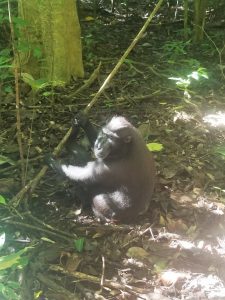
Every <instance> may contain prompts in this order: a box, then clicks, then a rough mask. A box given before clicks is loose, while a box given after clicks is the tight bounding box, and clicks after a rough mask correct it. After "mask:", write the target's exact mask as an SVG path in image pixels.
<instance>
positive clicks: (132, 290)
mask: <svg viewBox="0 0 225 300" xmlns="http://www.w3.org/2000/svg"><path fill="white" fill-rule="evenodd" d="M49 269H50V270H51V271H56V272H60V273H62V274H64V275H68V276H73V277H75V278H76V279H79V281H88V282H92V283H95V284H98V285H101V278H99V277H97V276H93V275H88V274H85V273H82V272H76V271H67V270H65V269H64V268H62V267H60V266H56V265H51V266H50V267H49ZM104 286H105V287H108V288H111V289H115V290H119V291H126V292H128V293H131V294H144V293H146V292H147V291H146V289H142V288H139V287H136V286H130V285H127V284H120V283H119V282H116V281H112V280H109V279H104V282H103V284H102V287H104Z"/></svg>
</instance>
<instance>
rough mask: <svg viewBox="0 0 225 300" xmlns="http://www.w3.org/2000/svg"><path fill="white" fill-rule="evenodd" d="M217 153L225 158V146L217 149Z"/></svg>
mask: <svg viewBox="0 0 225 300" xmlns="http://www.w3.org/2000/svg"><path fill="white" fill-rule="evenodd" d="M214 151H215V153H218V154H221V155H222V156H225V146H224V145H223V146H220V147H217V148H216V149H215V150H214Z"/></svg>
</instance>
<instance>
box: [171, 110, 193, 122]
mask: <svg viewBox="0 0 225 300" xmlns="http://www.w3.org/2000/svg"><path fill="white" fill-rule="evenodd" d="M191 119H193V117H192V116H191V115H189V114H187V113H186V112H185V111H175V114H174V117H173V122H174V123H175V122H176V121H177V120H182V121H186V122H188V121H190V120H191Z"/></svg>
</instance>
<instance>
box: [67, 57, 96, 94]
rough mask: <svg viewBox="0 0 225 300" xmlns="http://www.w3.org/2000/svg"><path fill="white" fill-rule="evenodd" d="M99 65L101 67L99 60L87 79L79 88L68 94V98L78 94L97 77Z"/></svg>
mask: <svg viewBox="0 0 225 300" xmlns="http://www.w3.org/2000/svg"><path fill="white" fill-rule="evenodd" d="M100 67H101V62H100V63H99V65H98V67H97V68H96V69H95V70H94V72H93V73H92V74H91V76H90V77H89V79H88V80H86V81H85V83H84V85H82V86H81V87H80V88H79V89H77V90H76V91H75V92H73V93H71V94H70V98H73V97H75V96H76V95H77V94H80V93H81V92H83V91H84V90H86V89H87V88H88V87H89V86H91V85H92V83H93V82H94V81H95V79H96V78H97V77H98V74H99V70H100Z"/></svg>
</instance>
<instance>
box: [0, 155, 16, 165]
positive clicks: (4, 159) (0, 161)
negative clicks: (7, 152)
mask: <svg viewBox="0 0 225 300" xmlns="http://www.w3.org/2000/svg"><path fill="white" fill-rule="evenodd" d="M5 163H8V164H10V165H12V166H14V165H15V162H14V161H13V160H12V159H10V158H8V157H7V156H4V155H0V165H3V164H5Z"/></svg>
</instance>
